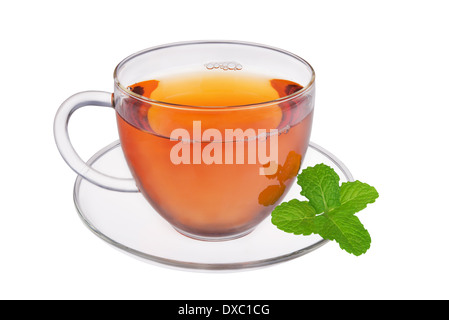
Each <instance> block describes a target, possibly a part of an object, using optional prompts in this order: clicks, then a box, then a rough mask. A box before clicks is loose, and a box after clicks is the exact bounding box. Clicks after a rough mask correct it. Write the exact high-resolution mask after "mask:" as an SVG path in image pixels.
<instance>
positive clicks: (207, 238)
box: [173, 226, 255, 242]
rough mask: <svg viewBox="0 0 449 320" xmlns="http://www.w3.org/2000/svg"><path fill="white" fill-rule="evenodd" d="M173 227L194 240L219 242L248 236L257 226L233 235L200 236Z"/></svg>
mask: <svg viewBox="0 0 449 320" xmlns="http://www.w3.org/2000/svg"><path fill="white" fill-rule="evenodd" d="M173 229H175V230H176V231H178V232H179V233H180V234H182V235H183V236H185V237H188V238H191V239H194V240H201V241H210V242H217V241H229V240H235V239H238V238H242V237H244V236H247V235H248V234H250V233H251V232H252V231H253V230H254V229H255V227H253V228H251V229H249V230H246V231H244V232H241V233H237V234H232V235H229V236H200V235H196V234H192V233H189V232H186V231H184V230H180V229H178V228H176V227H174V226H173Z"/></svg>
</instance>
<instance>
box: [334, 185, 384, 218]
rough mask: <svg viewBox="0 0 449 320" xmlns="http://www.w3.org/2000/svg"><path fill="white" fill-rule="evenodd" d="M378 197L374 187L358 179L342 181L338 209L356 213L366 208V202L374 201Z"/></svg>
mask: <svg viewBox="0 0 449 320" xmlns="http://www.w3.org/2000/svg"><path fill="white" fill-rule="evenodd" d="M378 197H379V194H378V193H377V191H376V189H375V188H374V187H372V186H370V185H369V184H367V183H363V182H360V181H358V180H356V181H353V182H344V183H342V184H341V187H340V203H341V205H340V206H339V207H338V211H339V212H341V213H343V212H347V213H356V212H359V211H360V210H363V209H365V208H366V206H367V205H368V203H374V201H376V199H377V198H378Z"/></svg>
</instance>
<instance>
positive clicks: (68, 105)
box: [53, 91, 139, 192]
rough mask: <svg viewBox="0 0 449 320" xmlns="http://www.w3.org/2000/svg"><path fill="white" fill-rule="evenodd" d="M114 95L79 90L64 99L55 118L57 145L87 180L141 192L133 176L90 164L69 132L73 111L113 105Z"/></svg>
mask: <svg viewBox="0 0 449 320" xmlns="http://www.w3.org/2000/svg"><path fill="white" fill-rule="evenodd" d="M111 99H112V95H111V93H109V92H104V91H84V92H79V93H76V94H74V95H73V96H71V97H70V98H68V99H67V100H66V101H64V102H63V103H62V104H61V106H60V107H59V109H58V112H57V113H56V116H55V120H54V126H53V130H54V136H55V141H56V145H57V147H58V149H59V152H60V153H61V155H62V157H63V158H64V160H65V161H66V162H67V164H68V165H69V167H70V168H72V169H73V171H75V172H76V173H78V174H79V175H80V176H82V177H83V178H85V179H86V180H88V181H90V182H92V183H94V184H96V185H98V186H100V187H102V188H106V189H109V190H114V191H122V192H139V190H138V188H137V186H136V182H135V181H134V179H131V178H117V177H112V176H109V175H106V174H104V173H101V172H99V171H97V170H95V169H93V168H91V167H90V166H88V165H87V164H86V163H85V162H84V161H83V160H82V159H81V158H80V156H79V155H78V154H77V153H76V151H75V149H74V148H73V146H72V143H71V142H70V138H69V133H68V124H69V119H70V117H71V115H72V114H73V112H75V111H76V110H78V109H79V108H81V107H85V106H100V107H110V108H113V106H112V102H111Z"/></svg>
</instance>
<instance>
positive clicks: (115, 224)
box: [74, 141, 353, 270]
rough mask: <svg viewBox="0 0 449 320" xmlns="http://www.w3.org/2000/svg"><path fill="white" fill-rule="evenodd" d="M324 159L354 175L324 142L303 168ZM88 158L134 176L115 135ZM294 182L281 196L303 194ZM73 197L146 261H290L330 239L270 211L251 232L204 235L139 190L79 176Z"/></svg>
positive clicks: (96, 225)
mask: <svg viewBox="0 0 449 320" xmlns="http://www.w3.org/2000/svg"><path fill="white" fill-rule="evenodd" d="M318 163H325V164H327V165H329V166H331V167H332V168H334V170H335V171H336V172H337V173H338V174H339V176H340V180H341V182H345V181H353V178H352V175H351V173H350V172H349V170H348V169H347V168H346V167H345V165H344V164H343V163H342V162H340V161H339V160H338V159H337V158H336V157H335V156H334V155H332V154H331V153H329V152H328V151H327V150H325V149H323V148H322V147H320V146H318V145H316V144H314V143H312V142H311V143H310V144H309V148H308V150H307V155H306V156H305V158H304V162H303V164H302V168H306V167H308V166H313V165H315V164H318ZM88 164H89V165H91V166H93V167H94V168H96V169H98V170H99V171H101V172H104V173H107V174H110V175H114V176H119V177H123V178H130V177H131V173H130V171H129V169H128V167H127V164H126V161H125V158H124V156H123V152H122V149H121V147H120V142H119V141H116V142H113V143H112V144H110V145H109V146H107V147H105V148H103V149H102V150H100V151H98V152H97V153H96V154H95V155H94V156H93V157H92V158H91V159H90V160H89V161H88ZM299 193H300V187H299V186H298V185H297V184H296V183H295V184H294V185H293V187H292V188H291V190H290V191H289V192H288V194H287V195H286V196H285V198H284V200H283V201H289V200H291V199H293V198H298V197H301V196H300V194H299ZM74 201H75V206H76V208H77V210H78V213H79V215H80V217H81V219H82V221H83V222H84V223H85V225H86V226H87V227H88V228H89V229H90V230H91V231H93V232H94V233H95V234H96V235H97V236H98V237H100V238H101V239H103V240H105V241H106V242H108V243H109V244H111V245H113V246H114V247H116V248H118V249H120V250H121V251H123V252H125V253H128V254H131V255H132V256H134V257H137V258H141V259H143V260H145V261H146V262H151V263H156V264H159V265H160V264H162V265H165V266H171V267H176V268H184V269H185V268H188V269H201V270H236V269H247V268H256V267H263V266H268V265H273V264H276V263H280V262H284V261H288V260H291V259H294V258H297V257H300V256H302V255H304V254H306V253H309V252H311V251H313V250H315V249H318V248H319V247H321V246H322V245H324V244H325V243H326V242H327V240H324V239H322V238H321V237H320V236H318V235H310V236H298V235H293V234H289V233H285V232H283V231H281V230H279V229H277V228H276V227H275V226H274V225H273V224H272V223H271V217H270V216H268V217H267V218H266V219H265V220H264V221H262V223H260V224H259V225H258V226H257V227H256V229H255V230H254V231H252V232H251V233H250V234H248V235H246V236H244V237H242V238H238V239H234V240H228V241H213V242H207V241H200V240H194V239H191V238H188V237H186V236H183V235H181V234H180V233H179V232H177V231H176V230H175V229H174V228H173V227H172V226H171V225H170V224H169V223H168V222H166V221H165V220H164V219H163V218H162V217H161V216H159V214H158V213H157V212H156V211H155V210H154V209H153V208H152V207H151V205H150V204H149V203H148V202H147V201H146V200H145V199H144V197H143V196H142V195H141V194H140V193H127V192H117V191H111V190H107V189H104V188H101V187H98V186H96V185H94V184H92V183H90V182H89V181H87V180H85V179H83V178H82V177H81V176H78V178H77V179H76V181H75V187H74Z"/></svg>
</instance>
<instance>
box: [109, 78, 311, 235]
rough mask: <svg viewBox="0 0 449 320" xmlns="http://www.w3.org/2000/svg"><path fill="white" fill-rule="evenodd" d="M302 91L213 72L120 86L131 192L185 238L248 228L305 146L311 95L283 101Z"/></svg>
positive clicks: (292, 173) (280, 191)
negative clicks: (132, 180) (124, 88)
mask: <svg viewBox="0 0 449 320" xmlns="http://www.w3.org/2000/svg"><path fill="white" fill-rule="evenodd" d="M301 89H303V87H302V86H301V85H300V84H298V83H294V82H292V81H288V80H283V79H271V78H269V77H266V76H262V75H249V74H241V73H239V72H238V71H226V72H214V71H213V70H212V71H211V72H210V73H198V74H194V73H191V74H185V75H176V76H172V77H170V76H167V77H164V78H159V79H150V80H146V81H141V82H139V83H135V84H133V85H131V86H129V87H128V90H130V91H131V92H132V94H130V95H129V96H127V97H124V98H123V100H122V101H120V103H116V104H115V107H116V110H117V122H118V128H119V134H120V140H121V145H122V149H123V152H124V154H125V158H126V159H127V162H128V165H129V168H130V170H131V171H132V173H133V176H134V177H135V179H136V183H137V186H138V187H139V190H140V191H141V193H142V194H143V195H144V196H145V198H146V199H147V200H148V201H149V202H150V203H151V204H152V205H153V207H154V208H155V209H156V210H157V211H158V212H159V213H160V214H161V215H162V216H163V217H164V218H165V219H166V220H167V221H168V222H170V223H171V224H172V225H173V226H174V227H175V228H176V229H178V230H179V231H180V232H182V233H183V234H185V235H188V236H194V237H195V238H202V237H204V238H207V239H209V238H211V237H213V238H217V239H220V238H226V237H230V236H232V237H234V236H235V235H244V234H246V233H247V232H249V231H251V230H252V228H253V227H254V226H256V225H257V224H258V223H259V222H260V221H262V220H263V219H265V218H266V217H267V216H268V215H269V214H270V212H271V211H272V210H273V208H274V207H275V206H276V205H277V204H278V203H279V202H280V201H281V200H282V198H283V196H284V194H285V193H286V191H288V189H289V188H290V186H291V185H292V184H293V183H294V181H295V177H296V175H297V173H298V171H299V168H300V165H301V161H302V159H303V158H304V155H305V152H306V150H307V146H308V142H309V137H310V131H311V125H312V115H313V111H312V110H313V101H312V100H313V96H309V95H302V96H301V95H299V96H296V97H293V98H289V96H290V95H292V94H294V93H296V92H298V91H300V90H301ZM283 98H285V99H283ZM158 101H162V102H163V104H161V103H159V102H158ZM256 104H257V105H256Z"/></svg>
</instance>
